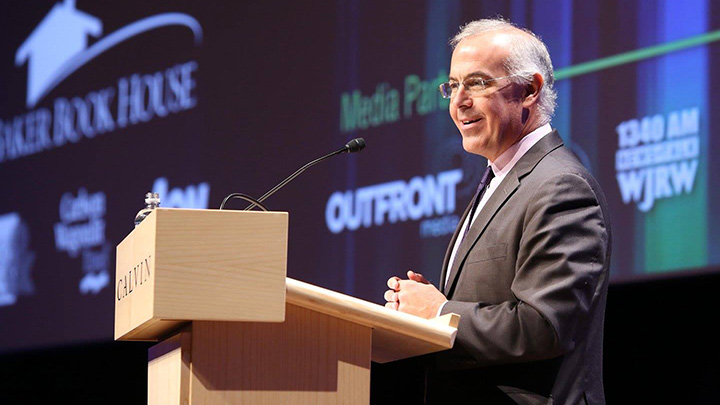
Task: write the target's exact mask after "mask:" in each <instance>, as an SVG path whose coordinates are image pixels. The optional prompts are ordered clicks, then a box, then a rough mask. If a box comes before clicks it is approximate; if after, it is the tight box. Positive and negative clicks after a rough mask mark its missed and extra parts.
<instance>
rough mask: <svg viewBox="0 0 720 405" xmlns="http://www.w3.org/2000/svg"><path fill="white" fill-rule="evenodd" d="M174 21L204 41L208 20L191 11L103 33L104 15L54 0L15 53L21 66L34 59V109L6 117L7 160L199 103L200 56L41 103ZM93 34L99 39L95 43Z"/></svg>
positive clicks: (2, 152)
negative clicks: (93, 64)
mask: <svg viewBox="0 0 720 405" xmlns="http://www.w3.org/2000/svg"><path fill="white" fill-rule="evenodd" d="M167 26H184V27H187V28H188V29H190V30H191V31H192V34H193V38H194V44H195V46H200V45H201V44H202V40H203V30H202V27H201V26H200V23H199V22H198V21H197V20H196V19H195V18H193V17H192V16H190V15H187V14H183V13H162V14H157V15H154V16H150V17H147V18H143V19H140V20H138V21H135V22H133V23H130V24H128V25H125V26H123V27H122V28H120V29H118V30H116V31H114V32H112V33H110V34H108V35H105V36H104V37H103V36H102V34H103V23H102V21H101V20H100V19H99V18H97V17H95V16H92V15H90V14H88V13H85V12H83V11H81V10H78V9H77V8H76V6H75V1H74V0H65V1H64V2H62V3H57V4H55V6H54V7H53V8H52V9H51V10H50V12H48V14H47V15H46V16H45V17H44V18H43V20H42V21H41V22H40V23H39V24H38V25H37V27H35V29H34V30H33V31H32V33H31V34H30V36H29V37H28V38H27V39H25V41H24V42H23V43H22V44H21V45H20V47H19V48H18V49H17V52H16V53H15V66H16V67H17V68H22V67H23V66H24V65H26V64H27V94H26V99H25V105H26V107H27V108H28V110H30V111H28V112H26V113H25V114H21V115H19V116H16V117H13V118H10V119H7V120H3V119H0V163H2V162H3V161H6V160H12V159H17V158H20V157H24V156H28V155H32V154H35V153H38V152H41V151H44V150H48V149H52V148H57V147H60V146H63V145H65V144H67V143H76V142H79V141H80V140H81V139H83V138H92V137H94V136H96V135H98V134H103V133H107V132H111V131H114V130H116V129H118V128H124V127H126V126H129V125H135V124H140V123H145V122H148V121H150V120H152V119H153V118H156V117H164V116H166V115H168V114H175V113H179V112H181V111H185V110H188V109H190V108H193V107H195V105H196V104H197V100H196V98H195V94H194V93H195V91H196V90H195V88H196V81H195V74H196V72H197V70H198V63H197V62H196V61H194V60H190V61H186V62H184V63H180V64H176V65H173V66H170V67H168V68H167V69H164V70H162V71H157V72H150V73H133V74H130V75H128V76H125V77H120V78H118V79H117V80H116V83H115V84H114V85H112V86H108V87H105V88H102V89H98V90H95V91H90V92H89V93H87V94H86V95H85V96H84V97H72V98H69V99H68V98H65V97H58V98H56V99H55V100H54V101H53V102H52V103H51V104H52V108H50V107H40V108H36V106H37V105H38V103H40V102H41V101H43V99H44V97H45V96H46V95H47V94H48V93H49V92H50V91H51V90H53V89H54V88H55V87H56V86H57V85H59V84H60V83H62V82H63V81H64V80H65V79H67V78H68V77H70V76H71V75H72V74H73V73H74V72H76V71H77V70H78V69H80V68H81V67H82V66H84V65H85V64H87V63H88V62H90V61H91V60H93V59H95V58H97V57H98V56H100V55H102V54H103V53H105V52H107V51H109V50H111V49H112V48H113V47H115V46H116V45H118V44H121V43H123V42H126V41H128V40H131V39H134V38H135V37H137V36H139V35H141V34H144V33H146V32H148V31H153V30H156V29H160V28H162V27H167ZM91 38H93V39H97V40H95V42H94V43H92V44H91V45H90V39H91Z"/></svg>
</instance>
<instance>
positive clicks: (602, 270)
mask: <svg viewBox="0 0 720 405" xmlns="http://www.w3.org/2000/svg"><path fill="white" fill-rule="evenodd" d="M468 211H469V210H466V212H465V214H464V215H463V220H464V218H465V216H467V215H468ZM463 220H461V221H460V225H458V229H456V231H455V235H454V236H453V238H452V241H451V242H450V246H449V247H448V251H447V254H446V256H445V262H444V264H443V270H442V276H441V284H442V283H443V281H444V280H445V277H449V279H448V282H447V285H446V287H445V288H443V289H442V291H443V293H444V294H445V295H446V296H447V298H448V300H449V302H448V303H447V304H446V305H445V307H444V308H443V310H442V313H449V312H454V313H457V314H460V315H461V316H462V318H461V320H460V324H459V327H458V334H457V339H456V341H455V347H454V348H453V349H452V350H449V351H446V352H442V353H439V354H437V355H436V356H435V365H436V367H434V368H433V371H432V372H431V374H430V378H429V381H428V384H429V387H428V389H429V390H430V395H431V398H435V399H438V400H440V401H442V402H445V401H446V400H452V401H454V402H455V403H466V402H468V401H472V403H475V401H480V400H481V399H483V398H485V399H488V400H489V401H491V402H487V403H504V402H503V401H507V402H508V403H514V402H519V403H556V404H566V403H567V404H575V403H586V402H587V403H604V393H603V383H602V340H603V320H604V313H605V300H606V296H607V285H608V268H609V265H610V222H609V218H608V209H607V203H606V201H605V197H604V195H603V193H602V190H601V189H600V187H599V185H598V183H597V182H596V181H595V179H594V178H593V177H592V176H591V175H590V173H589V172H588V171H587V170H586V169H585V167H583V166H582V164H580V162H579V161H578V160H577V159H576V158H575V156H574V155H573V154H572V153H571V152H570V151H569V150H568V149H567V148H565V147H564V146H563V143H562V139H561V138H560V137H559V136H558V134H557V132H556V131H553V132H552V133H550V134H548V135H546V136H545V137H543V138H542V139H541V140H540V141H539V142H538V143H536V144H535V145H534V146H533V147H532V148H531V149H530V150H529V151H528V152H527V153H526V154H525V155H524V156H523V157H522V158H521V159H520V160H519V161H518V162H517V164H516V165H515V166H514V167H513V168H512V170H511V171H510V172H509V173H508V174H507V176H506V177H505V178H504V179H503V181H502V183H501V184H500V185H499V187H498V188H497V189H496V190H495V192H494V193H493V194H492V196H490V198H489V199H488V201H487V203H486V205H485V206H484V207H483V209H482V211H481V212H480V213H479V215H478V217H477V219H476V220H475V222H474V223H473V225H472V227H471V228H470V231H469V233H468V235H467V237H466V238H465V240H463V242H462V244H461V245H460V247H459V249H458V252H457V254H456V257H455V260H454V263H453V266H452V268H448V261H449V256H450V252H451V251H452V246H453V245H454V243H455V239H456V238H457V237H458V234H459V233H460V229H459V228H460V227H461V226H462V223H463ZM448 395H449V397H448ZM438 402H439V401H438Z"/></svg>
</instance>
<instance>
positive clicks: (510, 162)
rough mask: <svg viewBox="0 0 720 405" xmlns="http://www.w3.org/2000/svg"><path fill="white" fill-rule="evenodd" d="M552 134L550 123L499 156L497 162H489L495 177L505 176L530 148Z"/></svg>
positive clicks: (526, 136)
mask: <svg viewBox="0 0 720 405" xmlns="http://www.w3.org/2000/svg"><path fill="white" fill-rule="evenodd" d="M550 132H552V127H551V126H550V124H549V123H548V124H545V125H542V126H540V127H538V128H536V129H535V130H534V131H532V132H530V133H529V134H527V135H525V136H524V137H522V139H520V140H519V141H517V142H515V143H514V144H513V145H512V146H511V147H509V148H508V150H506V151H505V152H503V153H502V154H501V155H500V156H498V157H497V159H495V161H493V162H490V161H489V160H488V165H490V166H492V169H493V173H494V174H495V177H503V176H505V175H506V174H507V173H508V172H509V171H510V170H511V169H512V168H513V166H515V163H517V161H518V160H520V158H521V157H523V155H524V154H525V153H526V152H527V151H528V150H530V148H532V147H533V146H534V145H535V144H536V143H537V142H538V141H539V140H540V139H542V138H543V137H544V136H545V135H547V134H549V133H550Z"/></svg>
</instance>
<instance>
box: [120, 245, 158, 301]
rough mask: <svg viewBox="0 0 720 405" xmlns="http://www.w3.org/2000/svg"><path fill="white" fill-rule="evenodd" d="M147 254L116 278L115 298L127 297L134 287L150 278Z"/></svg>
mask: <svg viewBox="0 0 720 405" xmlns="http://www.w3.org/2000/svg"><path fill="white" fill-rule="evenodd" d="M151 257H152V255H149V256H148V257H146V258H145V259H143V260H141V261H140V263H138V264H136V265H135V267H133V268H132V269H131V270H129V271H128V272H127V273H125V274H124V275H123V276H122V278H120V279H118V282H117V288H116V292H117V300H118V301H120V300H122V299H123V298H125V297H127V296H128V294H132V292H133V291H135V289H137V288H138V287H140V286H142V285H143V283H146V282H147V281H148V280H149V279H150V258H151Z"/></svg>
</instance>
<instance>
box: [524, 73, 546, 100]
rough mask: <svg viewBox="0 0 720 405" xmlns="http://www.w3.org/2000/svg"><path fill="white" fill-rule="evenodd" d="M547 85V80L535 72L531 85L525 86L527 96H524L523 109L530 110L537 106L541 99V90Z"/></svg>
mask: <svg viewBox="0 0 720 405" xmlns="http://www.w3.org/2000/svg"><path fill="white" fill-rule="evenodd" d="M544 85H545V80H544V79H543V77H542V75H541V74H540V73H537V72H535V74H533V76H532V80H531V81H530V83H528V84H526V85H525V94H524V95H523V102H522V104H523V107H525V108H529V107H530V106H532V105H534V104H537V102H538V98H539V97H540V90H542V87H543V86H544Z"/></svg>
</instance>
